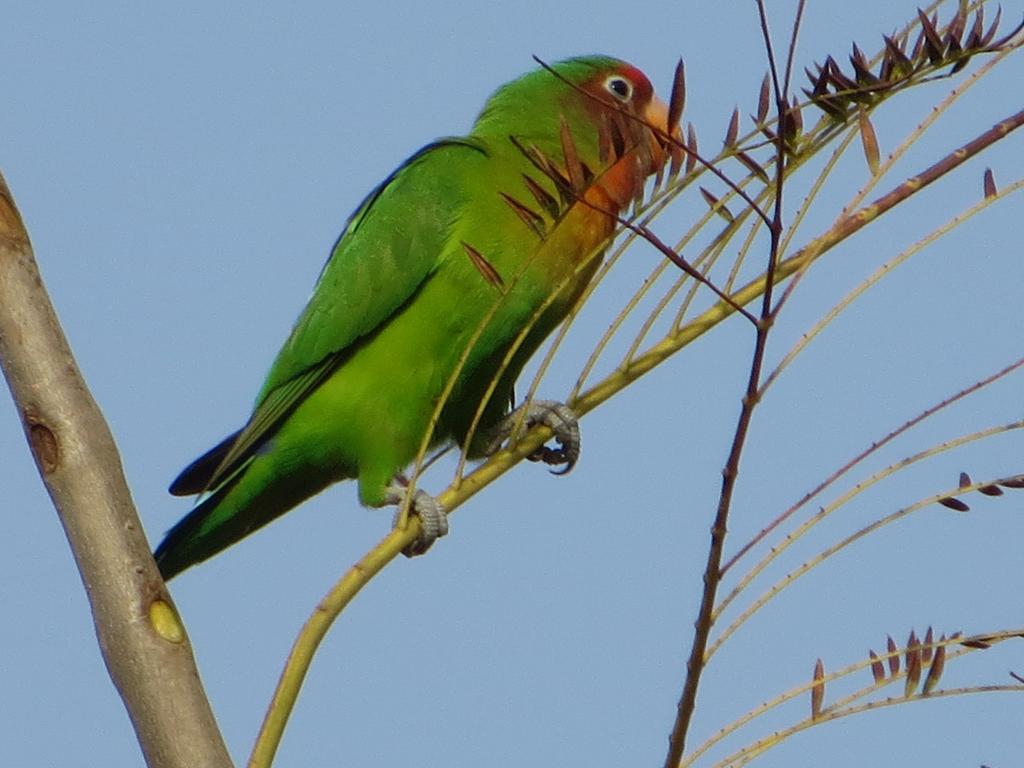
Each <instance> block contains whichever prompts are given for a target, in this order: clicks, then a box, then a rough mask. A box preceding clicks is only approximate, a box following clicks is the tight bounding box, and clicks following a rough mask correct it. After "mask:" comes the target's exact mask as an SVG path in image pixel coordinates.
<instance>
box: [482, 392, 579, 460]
mask: <svg viewBox="0 0 1024 768" xmlns="http://www.w3.org/2000/svg"><path fill="white" fill-rule="evenodd" d="M524 411H525V413H524ZM520 423H522V425H523V430H524V431H525V430H527V429H530V428H531V427H534V426H536V425H538V424H543V425H544V426H546V427H548V428H550V429H551V431H552V432H554V433H555V434H554V440H555V442H556V443H557V444H558V447H557V448H552V447H550V446H547V445H542V446H540V447H539V448H537V450H535V451H534V452H533V453H531V454H530V455H528V456H527V457H526V458H527V459H529V460H530V461H542V462H544V463H545V464H547V465H549V466H553V467H561V468H560V469H553V470H551V473H552V474H554V475H566V474H568V473H569V472H570V471H572V468H573V467H574V466H576V462H577V461H579V458H580V424H579V419H577V418H576V414H575V413H574V412H573V410H572V408H570V407H569V406H567V405H566V404H565V403H560V402H558V401H557V400H533V401H531V402H529V403H527V404H526V405H521V406H520V407H518V408H516V409H515V410H514V411H512V413H510V414H509V415H508V416H506V417H505V418H504V420H503V421H502V422H501V424H500V425H499V426H498V428H497V430H496V432H495V436H494V439H493V440H492V441H491V443H490V446H489V447H488V451H487V452H488V453H494V452H495V451H497V450H498V449H499V448H500V447H501V446H502V444H503V443H504V442H505V441H506V440H508V439H509V438H510V437H511V436H512V433H513V431H515V429H516V427H517V426H518V425H519V424H520Z"/></svg>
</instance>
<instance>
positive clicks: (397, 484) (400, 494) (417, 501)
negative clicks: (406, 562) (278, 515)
mask: <svg viewBox="0 0 1024 768" xmlns="http://www.w3.org/2000/svg"><path fill="white" fill-rule="evenodd" d="M408 493H409V481H408V480H406V478H405V477H404V476H403V475H396V476H395V479H394V480H392V481H391V485H389V486H388V488H387V496H386V497H385V501H386V503H388V504H397V505H398V510H397V511H396V512H395V517H394V520H393V521H392V526H393V527H395V528H397V527H398V526H399V525H401V524H402V523H403V522H404V521H403V520H402V507H403V506H404V504H405V497H406V496H407V495H408ZM409 512H410V513H412V514H414V515H416V517H418V518H419V519H420V535H419V538H417V539H416V541H414V542H413V543H412V544H410V545H409V546H407V547H406V548H405V549H403V550H402V554H404V555H405V556H406V557H416V555H422V554H423V553H425V552H426V551H427V550H428V549H430V547H431V545H432V544H433V543H434V542H435V541H437V539H439V538H441V537H442V536H445V535H446V534H447V533H448V515H446V514H445V511H444V507H442V506H441V504H440V503H439V502H438V500H437V499H435V498H434V497H433V496H431V495H430V494H429V493H427V492H426V491H421V490H420V489H419V488H417V489H416V492H415V493H414V494H413V497H412V499H411V501H410V502H409Z"/></svg>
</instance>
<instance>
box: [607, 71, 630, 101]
mask: <svg viewBox="0 0 1024 768" xmlns="http://www.w3.org/2000/svg"><path fill="white" fill-rule="evenodd" d="M604 89H605V90H606V91H608V93H610V94H611V95H612V96H614V97H615V98H616V99H618V100H619V101H629V100H630V99H632V98H633V84H632V83H631V82H629V80H627V79H626V78H624V77H623V76H622V75H609V77H608V79H607V80H605V81H604Z"/></svg>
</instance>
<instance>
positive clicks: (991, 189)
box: [982, 168, 998, 198]
mask: <svg viewBox="0 0 1024 768" xmlns="http://www.w3.org/2000/svg"><path fill="white" fill-rule="evenodd" d="M982 187H983V188H984V190H985V197H986V198H991V197H995V196H996V195H997V194H998V193H997V192H996V178H995V176H994V175H993V174H992V169H991V168H986V169H985V176H984V179H983V181H982Z"/></svg>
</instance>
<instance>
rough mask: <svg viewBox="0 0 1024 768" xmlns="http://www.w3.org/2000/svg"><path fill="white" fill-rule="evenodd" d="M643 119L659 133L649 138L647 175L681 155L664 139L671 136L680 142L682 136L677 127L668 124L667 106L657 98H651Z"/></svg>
mask: <svg viewBox="0 0 1024 768" xmlns="http://www.w3.org/2000/svg"><path fill="white" fill-rule="evenodd" d="M643 118H644V120H645V121H646V122H647V124H648V125H650V126H651V127H653V128H655V129H656V130H657V131H659V132H660V133H658V134H652V135H651V137H650V146H651V158H652V160H651V168H650V169H649V171H648V172H649V173H654V172H656V171H657V170H658V169H659V168H661V166H663V165H664V164H665V162H666V161H667V160H668V159H669V157H671V158H672V159H673V160H676V158H677V156H680V155H681V154H682V150H681V149H680V148H679V147H678V146H677V145H676V144H674V143H673V142H671V141H669V140H668V139H666V138H665V137H666V136H671V137H672V138H673V139H675V140H676V141H681V140H682V137H683V134H682V131H681V130H680V128H679V126H678V125H673V126H671V127H670V126H669V124H668V105H667V104H666V103H665V102H664V101H662V100H661V99H659V98H658V97H657V96H652V97H651V103H650V104H648V105H647V109H645V110H644V113H643Z"/></svg>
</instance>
